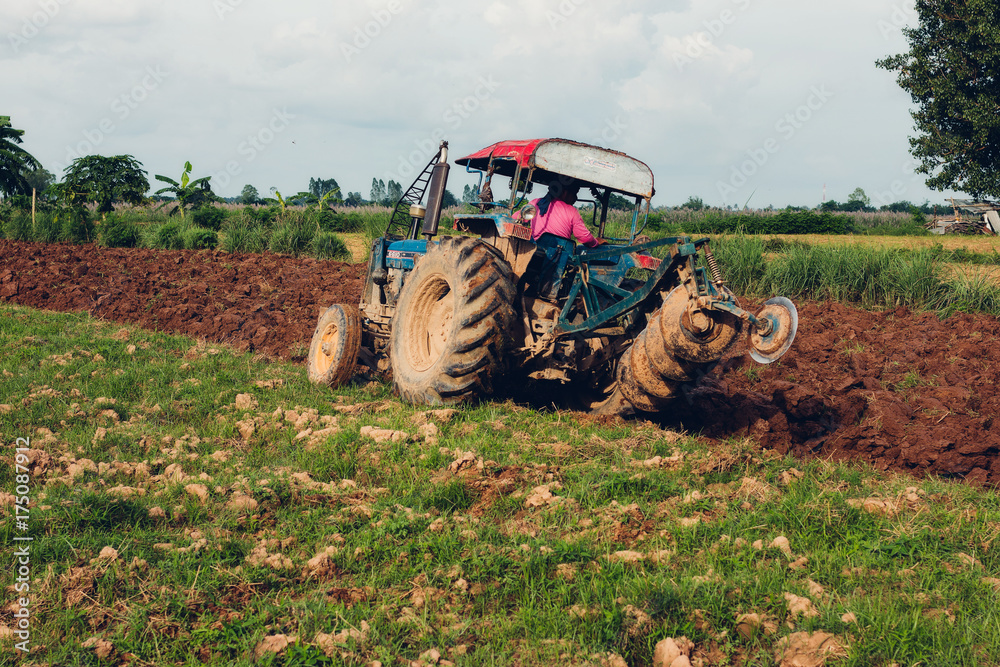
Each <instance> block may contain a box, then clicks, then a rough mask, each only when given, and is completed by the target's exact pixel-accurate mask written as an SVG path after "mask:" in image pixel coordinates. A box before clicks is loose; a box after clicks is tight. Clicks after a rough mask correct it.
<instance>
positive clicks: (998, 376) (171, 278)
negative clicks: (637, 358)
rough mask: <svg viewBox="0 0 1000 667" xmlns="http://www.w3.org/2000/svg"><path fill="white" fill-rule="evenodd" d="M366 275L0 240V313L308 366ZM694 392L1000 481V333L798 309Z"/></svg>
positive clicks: (728, 427) (752, 430)
mask: <svg viewBox="0 0 1000 667" xmlns="http://www.w3.org/2000/svg"><path fill="white" fill-rule="evenodd" d="M363 276H364V266H363V265H355V264H342V263H339V262H329V261H318V260H314V259H308V258H300V259H295V258H291V257H284V256H277V255H270V254H263V255H238V254H227V253H221V252H210V251H199V252H194V251H158V250H121V249H105V248H97V247H95V246H92V245H82V246H81V245H64V244H51V245H45V244H36V243H21V242H15V241H8V240H2V239H0V300H2V301H9V302H13V303H19V304H22V305H26V306H32V307H36V308H45V309H50V310H63V311H70V310H86V311H89V312H90V313H91V314H93V315H94V316H97V317H101V318H104V319H107V320H113V321H120V322H132V323H136V324H139V325H141V326H144V327H147V328H151V329H157V330H163V331H170V332H176V333H183V334H188V335H192V336H196V337H201V338H205V339H209V340H213V341H218V342H223V343H229V344H231V345H233V346H235V347H237V348H239V349H244V350H252V351H260V352H264V353H267V354H270V355H273V356H277V357H282V358H285V359H292V360H301V358H302V357H301V355H302V354H304V352H305V350H306V349H307V347H308V344H309V341H310V339H311V337H312V333H313V329H314V327H315V324H316V319H317V316H318V314H319V312H320V310H321V308H325V307H326V306H328V305H330V304H332V303H337V302H340V303H357V302H358V301H359V298H360V291H361V287H362V280H363ZM722 371H723V372H722V373H719V372H716V373H713V374H712V375H711V376H710V377H709V378H708V380H707V382H705V384H704V385H703V386H701V387H699V388H697V389H695V390H693V391H692V392H690V394H689V396H688V398H689V399H690V401H691V404H692V405H691V409H690V411H688V410H684V411H683V419H682V420H683V422H684V424H685V425H686V426H689V427H695V428H700V429H702V430H703V432H704V433H705V434H706V435H708V436H710V437H728V436H732V435H740V434H747V433H748V434H750V435H752V436H754V437H755V438H756V439H757V440H758V441H759V442H761V444H763V445H764V446H767V447H771V448H774V449H777V450H778V451H781V452H791V453H794V454H796V455H800V456H803V455H811V456H822V457H824V458H832V459H847V458H855V457H860V458H864V459H866V460H868V461H870V462H872V463H873V464H874V465H876V466H877V467H879V468H882V469H894V470H903V471H908V472H911V473H914V474H918V475H919V474H925V473H932V474H939V475H944V476H952V477H959V478H964V479H965V480H967V481H969V482H971V483H973V484H989V485H996V484H998V483H1000V456H998V454H1000V425H994V423H993V422H994V419H995V417H996V415H997V413H998V412H1000V395H998V394H997V389H996V387H997V384H998V381H1000V322H998V320H997V319H996V318H993V317H990V316H986V315H957V316H954V317H952V318H949V319H947V320H944V321H942V320H940V319H939V318H938V317H937V316H935V315H933V314H929V313H913V312H910V311H908V310H906V309H903V308H900V309H897V310H894V311H888V312H883V313H871V312H867V311H863V310H858V309H855V308H851V307H849V306H845V305H843V304H837V303H801V304H799V334H798V338H797V339H796V342H795V345H794V346H793V348H792V350H791V351H790V352H789V353H788V354H787V355H786V356H785V357H784V358H783V359H782V360H781V361H780V362H779V363H776V364H772V365H770V366H764V367H762V366H759V365H757V364H755V363H753V362H750V361H749V358H748V357H747V356H746V355H743V356H739V355H737V356H734V357H732V358H730V359H728V360H727V361H726V362H725V363H724V364H723V368H722Z"/></svg>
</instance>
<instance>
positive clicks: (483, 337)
mask: <svg viewBox="0 0 1000 667" xmlns="http://www.w3.org/2000/svg"><path fill="white" fill-rule="evenodd" d="M514 297H515V288H514V283H513V279H512V275H511V270H510V267H509V266H508V265H507V263H506V262H504V261H503V260H502V259H500V258H498V257H497V256H496V255H494V254H493V252H491V251H490V249H489V247H488V246H487V245H486V244H485V243H483V242H482V241H480V240H479V239H474V238H470V237H466V236H443V237H441V239H440V241H439V242H438V243H437V244H434V243H428V244H427V254H426V255H425V256H423V257H422V258H420V260H419V261H418V262H417V265H416V268H414V270H413V272H412V273H411V274H410V275H409V276H408V277H407V279H406V283H405V285H404V286H403V289H402V291H401V293H400V296H399V301H398V302H397V305H396V314H395V316H394V317H393V319H392V332H391V334H390V338H389V348H390V357H391V360H392V375H393V383H394V385H395V388H396V392H397V393H398V394H399V396H400V397H401V398H403V399H404V400H406V401H409V402H411V403H417V404H426V405H443V404H456V403H461V402H463V401H466V400H469V399H471V398H474V397H477V396H486V395H489V394H491V393H492V392H493V388H494V384H495V382H496V381H497V378H498V376H499V375H500V374H501V373H502V372H503V353H504V350H505V348H507V347H508V345H509V343H510V327H511V323H512V322H513V317H514V311H513V305H512V304H513V303H514Z"/></svg>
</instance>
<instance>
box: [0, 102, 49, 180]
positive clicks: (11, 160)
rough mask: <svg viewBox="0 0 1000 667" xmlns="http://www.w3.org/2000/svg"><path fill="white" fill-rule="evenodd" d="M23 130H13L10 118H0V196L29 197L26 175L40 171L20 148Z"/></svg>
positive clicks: (39, 164)
mask: <svg viewBox="0 0 1000 667" xmlns="http://www.w3.org/2000/svg"><path fill="white" fill-rule="evenodd" d="M23 134H24V130H15V129H14V128H13V127H12V126H11V124H10V116H0V194H4V195H6V196H10V195H30V194H31V185H30V184H29V183H28V181H27V179H26V174H27V173H30V172H32V171H34V170H36V169H41V167H42V164H41V163H40V162H39V161H38V160H36V159H35V158H34V157H33V156H32V155H31V153H29V152H28V151H26V150H24V149H23V148H21V146H20V145H19V144H21V143H23V141H24V140H23V139H21V136H22V135H23Z"/></svg>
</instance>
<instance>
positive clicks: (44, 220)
mask: <svg viewBox="0 0 1000 667" xmlns="http://www.w3.org/2000/svg"><path fill="white" fill-rule="evenodd" d="M61 235H62V224H61V223H60V222H59V216H58V215H57V214H55V213H39V214H38V216H37V217H36V218H35V240H36V241H38V242H39V243H55V242H56V241H58V240H59V237H60V236H61Z"/></svg>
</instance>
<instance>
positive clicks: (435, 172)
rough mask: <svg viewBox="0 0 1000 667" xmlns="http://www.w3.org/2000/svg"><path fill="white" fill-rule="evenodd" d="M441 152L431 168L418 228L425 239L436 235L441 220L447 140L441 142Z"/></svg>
mask: <svg viewBox="0 0 1000 667" xmlns="http://www.w3.org/2000/svg"><path fill="white" fill-rule="evenodd" d="M440 150H441V152H440V153H439V154H438V162H437V164H436V165H434V168H433V169H432V170H431V180H430V183H429V184H428V186H427V207H426V211H425V213H424V224H423V227H422V228H421V230H420V233H421V234H423V235H424V236H425V237H427V239H430V238H431V237H433V236H437V233H438V223H439V222H440V221H441V209H442V208H443V207H444V193H445V190H446V189H447V187H448V172H449V170H450V169H451V166H450V165H449V164H448V142H447V141H442V142H441V149H440Z"/></svg>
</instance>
